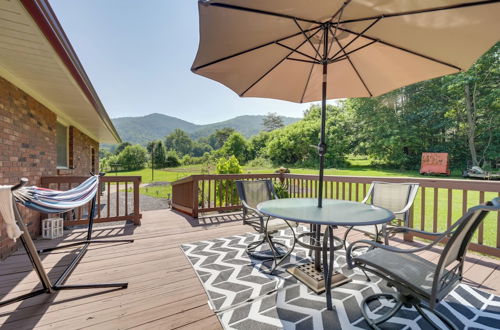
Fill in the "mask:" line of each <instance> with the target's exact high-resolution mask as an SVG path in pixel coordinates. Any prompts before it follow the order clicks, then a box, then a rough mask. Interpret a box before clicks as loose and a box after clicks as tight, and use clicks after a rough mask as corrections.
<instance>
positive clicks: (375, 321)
mask: <svg viewBox="0 0 500 330" xmlns="http://www.w3.org/2000/svg"><path fill="white" fill-rule="evenodd" d="M379 298H392V299H394V300H395V301H396V305H394V307H393V308H392V309H391V310H390V311H388V312H387V313H385V314H384V315H382V316H380V317H379V318H376V319H372V318H370V317H369V316H368V313H367V311H366V309H365V306H366V307H367V308H368V303H369V302H371V301H373V300H376V299H379ZM401 307H403V303H402V302H401V300H400V299H399V296H398V295H397V294H396V293H377V294H374V295H371V296H368V297H366V298H365V299H363V301H362V302H361V313H362V314H363V317H364V319H365V321H366V322H367V323H368V325H369V326H370V327H371V328H372V329H376V330H378V329H380V328H379V327H378V324H380V323H383V322H385V321H387V320H388V319H390V318H391V317H393V316H394V315H396V313H397V312H398V311H399V310H400V309H401Z"/></svg>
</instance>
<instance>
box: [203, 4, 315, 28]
mask: <svg viewBox="0 0 500 330" xmlns="http://www.w3.org/2000/svg"><path fill="white" fill-rule="evenodd" d="M208 5H209V6H213V7H220V8H225V9H233V10H240V11H246V12H250V13H255V14H262V15H269V16H275V17H280V18H287V19H293V20H299V21H302V22H307V23H313V24H321V22H318V21H315V20H312V19H307V18H300V17H294V16H290V15H286V14H280V13H275V12H271V11H266V10H260V9H253V8H248V7H241V6H235V5H229V4H225V3H208Z"/></svg>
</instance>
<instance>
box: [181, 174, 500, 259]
mask: <svg viewBox="0 0 500 330" xmlns="http://www.w3.org/2000/svg"><path fill="white" fill-rule="evenodd" d="M257 179H271V180H273V181H274V182H275V183H278V182H280V183H281V184H282V185H283V186H284V187H285V189H286V191H287V192H288V195H289V197H299V198H306V197H310V198H315V197H317V196H318V176H317V175H301V174H227V175H193V176H190V177H187V178H184V179H182V180H179V181H176V182H174V183H172V207H173V208H174V209H177V210H179V211H181V212H184V213H187V214H189V215H191V216H193V217H198V215H199V214H200V213H205V212H211V211H231V210H238V209H241V205H240V202H239V200H238V197H237V193H236V189H235V184H234V181H235V180H257ZM373 181H384V182H415V183H419V184H420V189H419V192H418V194H417V198H416V200H415V203H414V204H413V207H412V209H411V211H410V226H411V227H413V228H418V229H421V230H425V231H428V232H442V231H444V230H446V229H447V228H448V227H449V226H450V225H451V224H452V223H453V222H455V221H456V220H457V219H458V218H459V217H460V216H461V215H462V214H464V213H465V212H466V211H467V209H468V208H470V207H472V206H474V205H477V204H479V203H484V202H485V201H488V200H491V199H492V198H494V197H497V196H500V182H498V181H472V180H455V179H438V178H400V177H398V178H395V177H356V176H325V184H324V189H323V190H324V192H323V194H324V197H325V198H334V199H342V200H351V201H361V200H362V199H363V198H364V196H365V195H366V193H367V190H368V187H369V186H370V184H371V183H372V182H373ZM421 237H422V236H421ZM404 238H405V240H407V241H411V240H412V239H413V236H412V235H405V237H404ZM423 238H429V239H430V238H431V237H423ZM470 247H471V249H473V250H475V251H478V252H481V253H486V254H490V255H494V256H497V257H500V213H498V212H497V213H491V214H489V215H488V216H487V218H486V219H485V221H483V223H482V224H481V226H480V227H479V229H478V231H477V233H476V235H475V237H474V239H473V242H472V243H471V246H470Z"/></svg>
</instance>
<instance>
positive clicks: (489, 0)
mask: <svg viewBox="0 0 500 330" xmlns="http://www.w3.org/2000/svg"><path fill="white" fill-rule="evenodd" d="M497 2H500V0H485V1H477V2H466V3H460V4H456V5H450V6H442V7H434V8H427V9H420V10H412V11H406V12H400V13H388V14H383V15H378V16H370V17H364V18H356V19H349V20H345V21H342V22H339V24H346V23H356V22H362V21H369V20H372V19H376V18H389V17H398V16H405V15H416V14H424V13H430V12H434V11H441V10H448V9H459V8H466V7H475V6H481V5H489V4H492V3H497Z"/></svg>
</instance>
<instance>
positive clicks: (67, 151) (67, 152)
mask: <svg viewBox="0 0 500 330" xmlns="http://www.w3.org/2000/svg"><path fill="white" fill-rule="evenodd" d="M58 125H61V126H63V127H64V128H65V129H66V165H64V166H61V165H59V164H58V160H59V159H58V158H59V155H58V148H57V146H58V143H59V141H58V137H57V131H58V130H57V126H58ZM69 133H70V131H69V125H67V124H66V123H65V122H64V121H62V120H59V119H58V120H57V123H56V169H58V170H67V169H69V152H70V151H69Z"/></svg>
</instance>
